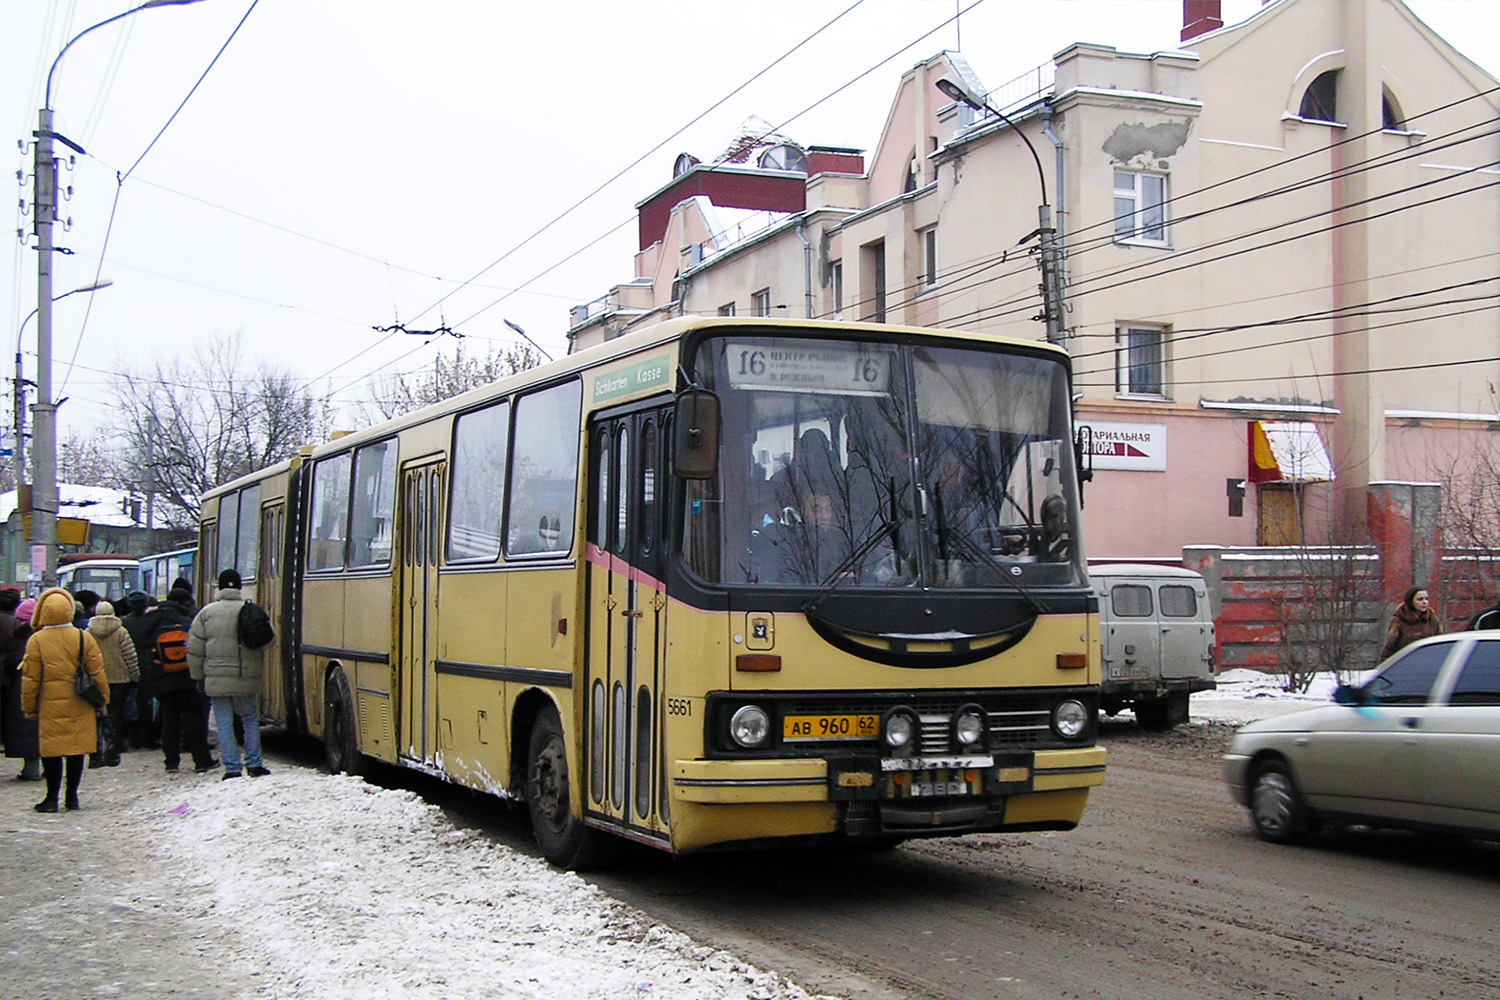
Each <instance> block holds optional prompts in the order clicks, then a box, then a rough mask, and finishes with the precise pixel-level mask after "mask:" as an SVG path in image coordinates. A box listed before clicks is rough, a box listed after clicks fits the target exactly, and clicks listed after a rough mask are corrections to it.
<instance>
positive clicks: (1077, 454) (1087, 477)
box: [1073, 424, 1094, 507]
mask: <svg viewBox="0 0 1500 1000" xmlns="http://www.w3.org/2000/svg"><path fill="white" fill-rule="evenodd" d="M1073 458H1074V465H1076V466H1077V467H1078V506H1079V507H1082V506H1083V484H1084V483H1088V482H1092V481H1093V479H1094V429H1093V428H1092V427H1090V426H1089V425H1088V424H1083V425H1082V426H1080V427H1079V428H1078V429H1077V430H1076V431H1074V432H1073Z"/></svg>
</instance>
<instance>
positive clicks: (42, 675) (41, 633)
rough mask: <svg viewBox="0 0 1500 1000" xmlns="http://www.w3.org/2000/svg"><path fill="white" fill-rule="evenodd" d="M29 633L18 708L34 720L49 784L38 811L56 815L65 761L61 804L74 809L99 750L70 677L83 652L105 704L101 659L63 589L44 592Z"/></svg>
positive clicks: (86, 707) (88, 712)
mask: <svg viewBox="0 0 1500 1000" xmlns="http://www.w3.org/2000/svg"><path fill="white" fill-rule="evenodd" d="M31 629H32V631H31V638H30V639H28V640H27V641H26V658H25V659H24V660H23V661H22V662H21V709H22V711H24V712H25V713H26V716H27V718H32V719H36V720H37V735H38V742H39V744H40V746H41V751H42V774H43V775H44V776H45V777H46V779H47V797H46V798H45V799H43V800H42V801H40V802H38V803H37V804H36V811H37V812H49V813H55V812H57V792H58V788H59V786H60V785H61V784H62V777H63V758H64V757H66V758H67V765H68V791H67V798H66V799H65V804H66V805H67V807H68V808H69V809H77V808H78V783H79V781H81V780H82V779H83V757H84V754H90V753H93V752H95V751H96V750H97V749H98V736H97V734H96V731H95V729H94V706H92V705H90V704H89V703H88V702H86V701H84V700H83V699H82V698H80V697H78V695H77V694H76V693H75V692H74V691H73V677H74V675H75V674H77V672H78V660H79V651H80V649H81V650H82V656H83V664H84V667H85V668H86V669H87V670H88V672H89V674H90V675H91V676H92V677H93V678H94V683H95V684H97V685H98V686H99V689H100V690H101V691H102V692H104V699H105V703H106V704H108V702H109V679H108V678H107V677H106V676H105V674H104V657H103V656H101V655H100V653H99V645H98V643H96V642H94V637H93V636H91V635H89V634H88V633H87V632H85V631H83V630H82V629H78V628H74V627H73V595H72V594H70V593H68V592H67V591H66V590H63V589H62V588H61V587H53V588H52V589H50V590H46V591H43V593H42V596H41V597H40V598H39V599H38V600H37V602H36V611H34V612H33V613H32V616H31ZM80 643H82V645H81V646H80Z"/></svg>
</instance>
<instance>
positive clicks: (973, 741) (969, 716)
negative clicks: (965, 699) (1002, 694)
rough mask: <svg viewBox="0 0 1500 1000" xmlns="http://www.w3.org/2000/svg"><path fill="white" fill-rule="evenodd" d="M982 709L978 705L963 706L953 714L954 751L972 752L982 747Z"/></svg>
mask: <svg viewBox="0 0 1500 1000" xmlns="http://www.w3.org/2000/svg"><path fill="white" fill-rule="evenodd" d="M985 721H986V720H985V717H984V709H982V708H980V707H979V706H978V705H965V706H963V707H962V708H960V709H959V710H958V711H957V712H954V713H953V723H952V726H953V729H952V732H951V734H950V735H951V736H952V737H953V747H954V749H956V750H973V749H975V748H977V747H982V746H983V745H984V731H985V728H986V727H985Z"/></svg>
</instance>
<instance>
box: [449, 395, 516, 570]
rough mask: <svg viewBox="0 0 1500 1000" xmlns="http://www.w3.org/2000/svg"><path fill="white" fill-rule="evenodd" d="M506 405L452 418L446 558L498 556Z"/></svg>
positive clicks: (506, 421) (506, 429) (507, 430)
mask: <svg viewBox="0 0 1500 1000" xmlns="http://www.w3.org/2000/svg"><path fill="white" fill-rule="evenodd" d="M509 428H510V404H509V403H508V402H506V401H501V402H499V403H496V404H494V405H492V406H488V407H485V408H484V409H482V410H475V411H474V412H472V413H465V414H464V415H462V416H461V417H459V418H458V421H457V424H456V426H455V429H454V431H453V462H452V470H451V477H450V487H451V490H452V497H451V506H450V508H449V512H448V561H449V562H450V563H451V562H463V561H465V560H471V559H483V560H493V559H495V558H497V557H498V556H499V555H500V512H501V510H502V509H504V508H503V505H502V503H503V500H504V497H505V456H506V441H507V439H508V437H509V433H508V432H509Z"/></svg>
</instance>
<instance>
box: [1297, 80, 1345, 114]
mask: <svg viewBox="0 0 1500 1000" xmlns="http://www.w3.org/2000/svg"><path fill="white" fill-rule="evenodd" d="M1338 82H1339V71H1338V70H1336V69H1331V70H1329V71H1328V72H1326V73H1319V74H1318V78H1317V79H1316V80H1314V81H1313V82H1312V84H1311V85H1310V86H1309V87H1308V88H1307V90H1306V91H1304V92H1303V94H1302V106H1301V107H1300V108H1298V109H1297V117H1299V118H1306V119H1307V120H1308V121H1315V122H1336V121H1338V120H1339V119H1338Z"/></svg>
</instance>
